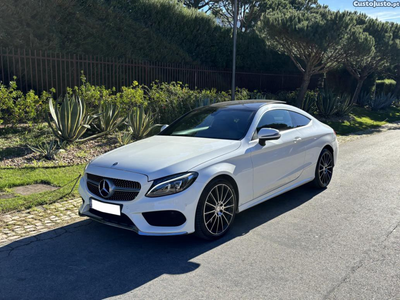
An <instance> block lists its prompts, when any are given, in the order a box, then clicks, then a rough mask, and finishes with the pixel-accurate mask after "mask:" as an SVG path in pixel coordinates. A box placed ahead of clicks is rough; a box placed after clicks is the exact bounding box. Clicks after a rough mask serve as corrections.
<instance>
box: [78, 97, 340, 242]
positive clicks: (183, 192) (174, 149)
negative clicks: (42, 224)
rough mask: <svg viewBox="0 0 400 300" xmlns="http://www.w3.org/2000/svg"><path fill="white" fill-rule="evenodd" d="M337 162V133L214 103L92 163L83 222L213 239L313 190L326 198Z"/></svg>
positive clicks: (307, 119) (294, 113) (273, 106)
mask: <svg viewBox="0 0 400 300" xmlns="http://www.w3.org/2000/svg"><path fill="white" fill-rule="evenodd" d="M337 155H338V143H337V139H336V134H335V132H334V131H333V130H332V128H330V127H329V126H327V125H325V124H323V123H321V122H320V121H318V120H317V119H316V118H314V117H313V116H311V115H310V114H308V113H306V112H304V111H303V110H300V109H298V108H296V107H293V106H290V105H286V104H284V103H282V102H280V101H272V100H264V101H261V100H244V101H230V102H222V103H217V104H213V105H210V106H206V107H201V108H198V109H195V110H193V111H191V112H189V113H187V114H185V115H183V116H182V117H180V118H179V119H178V120H176V121H175V122H174V123H172V124H170V125H169V126H163V128H162V131H161V132H160V133H159V134H157V135H155V136H152V137H149V138H146V139H143V140H140V141H137V142H133V143H131V144H129V145H126V146H123V147H121V148H117V149H115V150H113V151H111V152H108V153H106V154H103V155H101V156H99V157H97V158H95V159H94V160H93V161H91V162H90V163H89V164H88V166H87V167H86V169H85V174H84V176H83V177H82V179H81V181H80V187H79V192H80V195H81V196H82V198H83V203H82V206H81V207H80V209H79V213H80V215H84V216H88V217H90V218H92V219H94V220H97V221H100V222H103V223H106V224H109V225H113V226H117V227H121V228H125V229H130V230H133V231H136V232H137V233H139V234H141V235H180V234H188V233H193V232H195V233H196V234H197V235H198V236H200V237H202V238H205V239H216V238H219V237H221V236H223V235H224V234H225V233H226V232H227V231H228V229H229V228H230V227H231V226H232V224H233V222H234V219H235V215H236V214H237V213H240V212H242V211H244V210H246V209H248V208H250V207H252V206H254V205H257V204H259V203H261V202H264V201H266V200H268V199H271V198H273V197H275V196H277V195H280V194H282V193H285V192H287V191H289V190H291V189H294V188H296V187H298V186H300V185H303V184H305V183H308V182H312V183H313V185H314V186H316V187H318V188H326V187H327V186H328V184H329V183H330V181H331V179H332V174H333V168H334V166H335V163H336V160H337Z"/></svg>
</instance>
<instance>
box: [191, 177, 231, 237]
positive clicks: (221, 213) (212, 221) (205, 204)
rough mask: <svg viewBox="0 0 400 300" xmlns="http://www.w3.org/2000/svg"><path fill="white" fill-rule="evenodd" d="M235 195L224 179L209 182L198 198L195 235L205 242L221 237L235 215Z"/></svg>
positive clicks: (229, 184)
mask: <svg viewBox="0 0 400 300" xmlns="http://www.w3.org/2000/svg"><path fill="white" fill-rule="evenodd" d="M236 206H237V195H236V192H235V189H234V188H233V186H232V184H231V183H230V182H229V181H227V180H225V179H216V180H213V181H211V182H210V183H209V184H208V185H207V186H206V188H205V189H204V191H203V193H202V194H201V196H200V200H199V204H198V205H197V210H196V220H195V228H196V231H195V234H196V235H197V236H198V237H200V238H203V239H206V240H213V239H217V238H220V237H222V236H223V235H224V234H225V233H226V232H227V231H228V229H229V228H230V226H231V224H232V223H233V220H234V219H235V215H236Z"/></svg>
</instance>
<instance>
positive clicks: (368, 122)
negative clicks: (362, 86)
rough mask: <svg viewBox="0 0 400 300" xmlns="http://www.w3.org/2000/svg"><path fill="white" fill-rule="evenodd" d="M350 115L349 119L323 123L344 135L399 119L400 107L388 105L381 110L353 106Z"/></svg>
mask: <svg viewBox="0 0 400 300" xmlns="http://www.w3.org/2000/svg"><path fill="white" fill-rule="evenodd" d="M350 115H351V116H352V118H351V121H344V122H338V121H324V123H326V124H328V125H329V126H331V127H332V128H333V129H334V130H335V131H336V133H337V134H338V135H345V134H349V133H354V132H357V131H363V130H367V129H373V128H377V127H379V126H382V125H384V124H386V123H391V122H395V121H400V107H390V108H387V109H385V110H381V111H370V110H368V109H365V108H360V107H355V108H354V109H353V110H352V112H351V114H350Z"/></svg>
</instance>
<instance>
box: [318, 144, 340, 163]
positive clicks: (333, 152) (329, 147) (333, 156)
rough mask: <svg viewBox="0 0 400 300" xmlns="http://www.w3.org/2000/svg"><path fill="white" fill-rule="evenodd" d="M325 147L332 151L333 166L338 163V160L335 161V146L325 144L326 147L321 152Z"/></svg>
mask: <svg viewBox="0 0 400 300" xmlns="http://www.w3.org/2000/svg"><path fill="white" fill-rule="evenodd" d="M324 149H327V150H329V151H330V152H331V153H332V160H333V166H335V163H336V161H335V151H334V150H333V147H332V146H331V145H329V144H327V145H325V146H324V148H322V150H321V152H322V151H323V150H324Z"/></svg>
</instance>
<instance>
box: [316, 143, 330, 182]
mask: <svg viewBox="0 0 400 300" xmlns="http://www.w3.org/2000/svg"><path fill="white" fill-rule="evenodd" d="M332 175H333V155H332V152H331V151H329V150H328V149H323V150H322V152H321V154H320V156H319V158H318V161H317V166H316V168H315V178H314V186H316V187H317V188H320V189H324V188H326V187H327V186H328V185H329V183H330V182H331V179H332Z"/></svg>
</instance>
